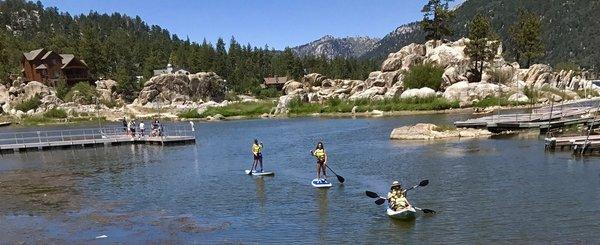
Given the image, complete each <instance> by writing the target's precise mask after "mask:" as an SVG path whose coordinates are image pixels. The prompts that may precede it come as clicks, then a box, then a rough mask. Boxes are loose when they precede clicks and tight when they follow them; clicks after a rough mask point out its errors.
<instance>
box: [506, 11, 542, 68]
mask: <svg viewBox="0 0 600 245" xmlns="http://www.w3.org/2000/svg"><path fill="white" fill-rule="evenodd" d="M509 33H510V39H511V41H512V42H513V45H514V53H515V58H516V59H517V62H519V63H522V62H523V61H525V68H529V65H530V64H531V62H532V61H533V60H534V59H535V58H538V57H540V56H543V55H544V53H545V47H544V43H543V42H542V39H541V35H542V21H541V18H540V17H539V16H537V15H535V14H533V13H532V12H529V11H525V10H521V11H520V13H519V18H518V19H517V21H516V22H515V24H514V25H513V26H511V27H510V30H509Z"/></svg>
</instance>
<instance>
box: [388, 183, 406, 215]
mask: <svg viewBox="0 0 600 245" xmlns="http://www.w3.org/2000/svg"><path fill="white" fill-rule="evenodd" d="M387 198H388V202H389V205H390V209H392V210H394V211H398V210H402V209H405V208H406V207H408V206H410V203H409V202H408V199H406V190H403V189H402V186H401V185H400V182H398V181H394V182H393V183H392V186H391V187H390V192H389V193H388V196H387Z"/></svg>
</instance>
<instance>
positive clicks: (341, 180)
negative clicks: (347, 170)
mask: <svg viewBox="0 0 600 245" xmlns="http://www.w3.org/2000/svg"><path fill="white" fill-rule="evenodd" d="M325 166H326V167H327V168H328V169H329V170H330V171H331V172H332V173H333V174H335V177H337V179H338V181H339V182H340V183H344V181H346V179H344V177H342V176H339V175H338V174H336V173H335V172H334V171H333V169H331V168H330V167H329V165H325Z"/></svg>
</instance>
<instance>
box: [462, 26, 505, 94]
mask: <svg viewBox="0 0 600 245" xmlns="http://www.w3.org/2000/svg"><path fill="white" fill-rule="evenodd" d="M468 28H469V36H468V37H469V39H470V41H469V42H468V43H467V45H466V47H465V54H466V55H468V56H469V57H470V58H471V62H472V63H473V69H472V71H473V73H474V74H475V78H474V80H472V81H473V82H479V81H481V76H482V74H483V69H484V66H485V63H486V62H490V61H492V60H493V59H494V57H495V56H496V52H497V50H498V46H499V45H500V42H499V41H498V37H497V35H496V33H494V31H493V30H492V25H491V23H490V20H489V19H488V18H486V17H484V16H483V15H481V14H477V15H476V16H475V18H473V20H472V21H471V23H469V26H468Z"/></svg>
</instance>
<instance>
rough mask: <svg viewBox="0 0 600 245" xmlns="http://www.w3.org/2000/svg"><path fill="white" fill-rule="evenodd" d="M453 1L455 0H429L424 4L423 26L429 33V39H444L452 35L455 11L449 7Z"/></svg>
mask: <svg viewBox="0 0 600 245" xmlns="http://www.w3.org/2000/svg"><path fill="white" fill-rule="evenodd" d="M452 1H454V0H429V2H427V4H425V6H423V9H422V10H421V12H422V13H423V20H422V21H421V27H422V28H423V30H424V31H425V32H426V33H427V35H426V38H427V40H442V39H443V38H444V37H448V36H451V35H452V30H451V29H450V24H451V22H452V19H453V18H454V12H453V11H452V10H450V9H449V3H450V2H452Z"/></svg>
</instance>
